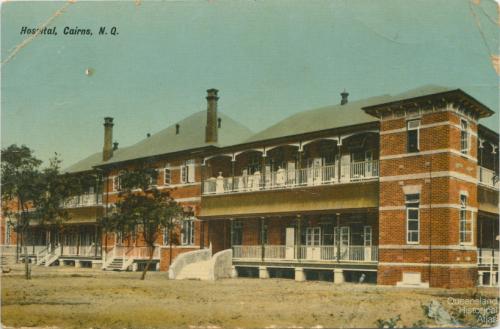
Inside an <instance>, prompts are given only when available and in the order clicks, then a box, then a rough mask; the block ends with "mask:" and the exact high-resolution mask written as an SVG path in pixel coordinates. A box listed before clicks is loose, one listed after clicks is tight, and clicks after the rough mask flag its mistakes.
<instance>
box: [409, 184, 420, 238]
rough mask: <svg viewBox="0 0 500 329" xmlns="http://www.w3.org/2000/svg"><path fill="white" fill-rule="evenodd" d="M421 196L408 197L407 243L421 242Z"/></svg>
mask: <svg viewBox="0 0 500 329" xmlns="http://www.w3.org/2000/svg"><path fill="white" fill-rule="evenodd" d="M419 205H420V194H407V195H406V243H410V244H418V243H419V242H420V209H419V208H420V207H419Z"/></svg>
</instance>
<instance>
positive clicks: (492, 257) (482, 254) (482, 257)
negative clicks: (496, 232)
mask: <svg viewBox="0 0 500 329" xmlns="http://www.w3.org/2000/svg"><path fill="white" fill-rule="evenodd" d="M499 260H500V253H499V252H498V250H497V249H484V248H478V250H477V263H478V264H479V265H488V266H489V265H498V264H499Z"/></svg>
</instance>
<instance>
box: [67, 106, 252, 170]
mask: <svg viewBox="0 0 500 329" xmlns="http://www.w3.org/2000/svg"><path fill="white" fill-rule="evenodd" d="M218 117H219V118H220V119H221V128H218V142H217V143H206V142H205V126H206V121H207V112H206V111H200V112H197V113H194V114H192V115H190V116H188V117H187V118H185V119H183V120H181V121H179V122H178V123H177V124H179V126H180V130H179V134H178V135H176V133H175V131H176V127H175V126H176V124H173V125H171V126H169V127H167V128H165V129H163V130H161V131H159V132H157V133H156V134H153V135H151V136H150V137H149V138H145V139H143V140H141V141H140V142H138V143H136V144H134V145H131V146H128V147H125V148H119V149H118V150H116V151H114V152H113V157H112V158H111V159H109V160H108V161H102V153H101V152H98V153H95V154H93V155H91V156H89V157H87V158H85V159H83V160H81V161H79V162H77V163H76V164H74V165H72V166H70V167H68V168H67V169H66V170H65V171H66V172H80V171H86V170H90V169H92V167H93V166H100V165H106V164H112V163H117V162H122V161H128V160H133V159H140V158H144V157H150V156H154V155H162V154H169V153H175V152H180V151H186V150H191V149H197V148H201V147H205V146H211V145H212V146H217V147H224V146H228V145H234V144H239V143H241V142H242V141H244V140H245V139H247V138H249V137H250V136H251V135H252V131H250V130H249V129H248V128H247V127H245V126H243V125H242V124H240V123H238V122H236V121H235V120H233V119H231V118H230V117H228V116H227V115H225V114H224V113H221V112H218Z"/></svg>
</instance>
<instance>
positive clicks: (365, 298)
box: [1, 267, 498, 329]
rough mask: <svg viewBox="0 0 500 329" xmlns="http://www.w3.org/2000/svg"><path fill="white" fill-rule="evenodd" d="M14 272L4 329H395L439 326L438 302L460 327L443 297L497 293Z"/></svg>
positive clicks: (5, 281) (7, 282)
mask: <svg viewBox="0 0 500 329" xmlns="http://www.w3.org/2000/svg"><path fill="white" fill-rule="evenodd" d="M139 277H140V273H138V272H135V273H120V272H103V271H98V270H90V269H80V270H78V271H77V270H75V269H73V268H40V267H34V268H33V279H32V280H30V281H27V280H25V279H24V277H23V272H22V267H14V269H13V271H12V272H11V273H9V274H4V275H3V276H2V278H1V284H2V310H1V316H2V320H1V321H2V324H3V325H4V326H9V327H15V328H19V327H50V328H52V327H56V328H101V329H102V328H120V329H122V328H178V327H184V328H188V327H191V328H195V327H203V328H207V327H221V328H222V327H223V328H264V327H269V328H282V327H295V328H296V327H304V328H309V327H317V328H321V327H323V328H332V327H335V328H337V327H347V328H374V327H377V325H376V323H375V322H376V320H378V319H382V320H388V319H391V318H395V317H396V316H398V315H400V318H401V320H400V321H399V322H397V326H399V327H403V326H406V327H414V326H437V325H436V322H435V321H434V320H432V319H429V318H427V317H426V316H425V315H424V312H423V310H422V307H421V305H427V304H429V302H430V301H431V300H433V299H434V300H438V301H439V302H441V304H442V305H443V306H444V307H445V308H446V309H447V310H448V311H449V312H450V313H452V314H453V315H455V317H457V318H460V321H461V322H462V323H463V324H465V325H479V324H480V323H478V322H477V319H476V318H475V317H473V316H466V317H465V318H461V317H460V316H459V310H458V306H456V305H451V304H450V303H449V302H448V301H449V299H448V297H450V296H451V297H454V298H477V297H478V296H479V295H481V296H484V297H488V298H497V296H498V291H497V290H496V289H486V288H482V289H461V290H444V289H401V288H395V287H382V286H375V285H359V284H341V285H334V284H333V283H330V282H316V281H308V282H295V281H293V280H287V279H268V280H259V279H242V278H240V279H227V280H220V281H217V282H205V281H193V280H189V281H171V280H168V279H167V274H166V273H162V272H150V273H148V276H147V278H146V280H145V281H140V280H139Z"/></svg>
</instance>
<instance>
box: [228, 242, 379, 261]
mask: <svg viewBox="0 0 500 329" xmlns="http://www.w3.org/2000/svg"><path fill="white" fill-rule="evenodd" d="M262 257H264V260H294V261H297V260H308V261H336V260H337V259H338V260H340V261H352V262H376V261H377V260H378V246H366V247H365V246H340V248H339V247H337V246H332V245H326V246H305V245H301V246H285V245H264V246H261V245H251V246H242V245H239V246H233V258H235V259H248V260H251V259H253V260H262Z"/></svg>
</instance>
